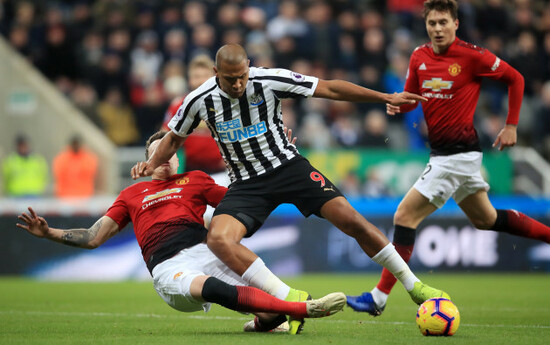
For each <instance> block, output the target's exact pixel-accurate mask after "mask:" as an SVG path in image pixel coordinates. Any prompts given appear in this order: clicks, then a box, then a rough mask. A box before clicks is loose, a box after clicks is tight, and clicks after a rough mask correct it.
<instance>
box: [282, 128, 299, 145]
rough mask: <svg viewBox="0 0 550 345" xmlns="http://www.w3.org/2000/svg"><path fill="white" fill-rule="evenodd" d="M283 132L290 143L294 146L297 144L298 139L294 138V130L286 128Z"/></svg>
mask: <svg viewBox="0 0 550 345" xmlns="http://www.w3.org/2000/svg"><path fill="white" fill-rule="evenodd" d="M283 132H285V134H286V136H287V138H288V141H289V142H290V143H291V144H292V145H294V144H295V143H296V140H297V139H298V138H297V137H294V138H293V137H292V129H288V127H286V126H285V127H284V128H283Z"/></svg>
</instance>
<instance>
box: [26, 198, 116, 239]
mask: <svg viewBox="0 0 550 345" xmlns="http://www.w3.org/2000/svg"><path fill="white" fill-rule="evenodd" d="M18 218H19V220H20V221H21V222H23V224H19V223H17V224H16V226H17V227H19V228H21V229H24V230H26V231H27V232H28V233H30V234H31V235H34V236H36V237H40V238H46V239H48V240H52V241H55V242H59V243H63V244H66V245H69V246H73V247H79V248H86V249H94V248H97V247H99V246H100V245H102V244H103V243H105V242H106V241H107V240H108V239H109V238H111V237H113V236H114V235H115V234H116V233H118V231H119V226H118V224H117V223H115V221H114V220H112V219H111V218H110V217H107V216H103V217H101V218H99V219H98V221H97V222H95V224H94V225H92V226H91V227H90V228H88V229H84V228H81V229H56V228H51V227H49V226H48V223H47V222H46V219H44V218H43V217H40V216H38V214H36V212H35V211H34V210H33V209H32V208H31V207H29V213H22V214H21V215H19V217H18Z"/></svg>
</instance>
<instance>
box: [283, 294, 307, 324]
mask: <svg viewBox="0 0 550 345" xmlns="http://www.w3.org/2000/svg"><path fill="white" fill-rule="evenodd" d="M311 299H312V298H311V295H310V294H309V293H307V292H305V291H301V290H296V289H292V288H291V289H290V291H289V293H288V296H287V297H286V298H285V301H288V302H305V301H307V300H311ZM304 323H305V321H304V319H299V318H295V317H292V316H289V317H288V326H289V330H288V333H290V334H299V333H300V332H302V329H303V328H304Z"/></svg>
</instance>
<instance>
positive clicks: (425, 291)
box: [409, 282, 451, 305]
mask: <svg viewBox="0 0 550 345" xmlns="http://www.w3.org/2000/svg"><path fill="white" fill-rule="evenodd" d="M409 296H411V299H412V300H413V301H414V302H415V303H416V304H418V305H420V304H422V303H424V302H425V301H426V300H429V299H430V298H436V297H443V298H446V299H448V300H450V299H451V296H449V294H447V293H446V292H445V291H441V290H438V289H436V288H433V287H431V286H429V285H426V284H424V283H422V282H416V283H414V288H413V289H412V290H411V291H409Z"/></svg>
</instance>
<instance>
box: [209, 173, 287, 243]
mask: <svg viewBox="0 0 550 345" xmlns="http://www.w3.org/2000/svg"><path fill="white" fill-rule="evenodd" d="M263 182H264V181H258V182H244V183H239V182H236V183H234V184H233V185H232V186H231V188H229V191H228V192H227V193H226V194H225V196H224V198H223V200H222V201H221V202H220V204H219V205H218V207H217V208H216V210H215V211H214V216H213V217H212V222H211V223H210V229H209V236H211V235H210V233H212V235H216V236H217V235H219V234H220V231H221V232H228V231H229V232H235V231H238V232H240V230H242V227H241V226H244V228H245V229H246V232H245V233H246V234H245V235H244V236H245V237H250V236H251V235H252V234H253V233H254V232H256V231H257V230H258V229H259V228H260V226H261V225H262V224H263V223H264V221H265V219H266V218H267V216H268V215H269V214H270V213H271V212H272V211H273V210H274V209H275V207H276V206H277V204H276V203H275V202H274V200H273V199H272V198H270V192H271V191H270V188H269V186H266V184H267V183H263ZM222 216H223V217H222ZM241 238H242V236H241Z"/></svg>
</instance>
